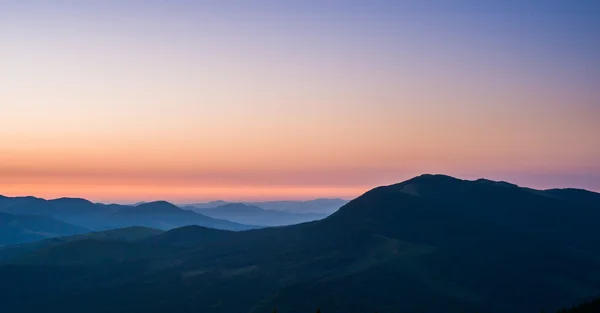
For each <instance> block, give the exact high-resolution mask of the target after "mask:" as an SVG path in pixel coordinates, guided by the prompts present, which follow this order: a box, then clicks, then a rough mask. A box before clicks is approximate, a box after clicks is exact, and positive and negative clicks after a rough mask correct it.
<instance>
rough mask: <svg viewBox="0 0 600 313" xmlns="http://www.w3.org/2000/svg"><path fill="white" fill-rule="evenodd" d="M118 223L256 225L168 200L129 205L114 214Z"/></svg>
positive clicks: (233, 227) (242, 227)
mask: <svg viewBox="0 0 600 313" xmlns="http://www.w3.org/2000/svg"><path fill="white" fill-rule="evenodd" d="M112 220H113V221H114V223H116V224H117V225H119V226H121V227H124V226H138V225H141V226H146V227H153V228H158V229H172V228H177V227H182V226H188V225H200V226H205V227H210V228H216V229H228V230H247V229H251V228H256V226H248V225H242V224H239V223H234V222H230V221H227V220H224V219H216V218H211V217H208V216H206V215H203V214H199V213H196V212H193V211H190V210H183V209H181V208H179V207H178V206H176V205H174V204H171V203H169V202H166V201H156V202H149V203H144V204H140V205H138V206H129V207H126V208H123V209H121V210H120V211H118V212H116V213H115V214H113V215H112Z"/></svg>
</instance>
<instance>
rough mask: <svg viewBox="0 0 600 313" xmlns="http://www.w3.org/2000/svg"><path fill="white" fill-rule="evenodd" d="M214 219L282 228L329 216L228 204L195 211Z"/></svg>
mask: <svg viewBox="0 0 600 313" xmlns="http://www.w3.org/2000/svg"><path fill="white" fill-rule="evenodd" d="M193 210H194V211H196V212H198V213H201V214H203V215H206V216H210V217H212V218H218V219H225V220H229V221H232V222H236V223H241V224H249V225H263V226H282V225H291V224H299V223H304V222H310V221H315V220H320V219H323V218H325V217H327V216H328V215H329V214H323V213H295V212H288V211H279V210H265V209H262V208H260V207H257V206H255V205H249V204H244V203H227V204H224V205H221V206H218V207H215V208H206V209H197V208H196V209H193Z"/></svg>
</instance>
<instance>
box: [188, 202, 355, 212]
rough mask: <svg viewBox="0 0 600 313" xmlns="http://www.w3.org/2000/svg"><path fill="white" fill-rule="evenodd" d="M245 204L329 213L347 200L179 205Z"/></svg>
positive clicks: (190, 206)
mask: <svg viewBox="0 0 600 313" xmlns="http://www.w3.org/2000/svg"><path fill="white" fill-rule="evenodd" d="M234 203H236V204H238V203H242V204H246V205H249V206H255V207H259V208H261V209H264V210H268V211H285V212H292V213H316V214H324V215H329V214H331V213H333V212H335V211H337V210H338V209H339V208H341V207H342V206H343V205H344V204H346V203H348V201H347V200H344V199H339V198H333V199H326V198H323V199H315V200H308V201H290V200H286V201H262V202H228V201H223V200H217V201H211V202H205V203H192V204H182V205H180V206H181V207H189V208H193V209H213V208H217V207H220V206H223V205H227V204H234Z"/></svg>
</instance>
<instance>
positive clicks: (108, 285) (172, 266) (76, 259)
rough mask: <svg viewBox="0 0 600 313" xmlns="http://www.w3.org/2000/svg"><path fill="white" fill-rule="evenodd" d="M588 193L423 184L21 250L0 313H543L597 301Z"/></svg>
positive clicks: (431, 178)
mask: <svg viewBox="0 0 600 313" xmlns="http://www.w3.org/2000/svg"><path fill="white" fill-rule="evenodd" d="M580 195H583V196H580ZM596 196H597V194H592V196H590V194H589V193H588V192H568V193H567V194H560V192H559V193H558V194H557V192H556V191H552V190H551V191H544V190H534V189H529V188H522V187H519V186H516V185H513V184H510V183H506V182H495V181H490V180H483V179H482V180H476V181H466V180H460V179H456V178H452V177H449V176H443V175H422V176H419V177H416V178H413V179H410V180H408V181H405V182H402V183H399V184H395V185H390V186H383V187H378V188H375V189H373V190H370V191H368V192H367V193H365V194H364V195H362V196H360V197H358V198H357V199H354V200H352V201H350V202H349V203H348V204H346V205H345V206H343V207H342V208H341V209H340V210H338V211H337V212H336V213H334V214H332V215H331V216H329V217H327V218H325V219H323V220H319V221H314V222H309V223H303V224H297V225H291V226H285V227H273V228H265V229H255V230H248V231H242V232H229V231H219V230H215V229H207V228H203V227H197V226H196V227H184V228H178V229H173V230H170V231H167V232H164V233H161V234H159V235H157V236H152V237H148V238H144V239H141V240H138V241H134V242H127V243H126V244H124V243H119V242H117V241H104V242H103V243H100V244H99V243H98V240H89V241H79V242H77V245H74V244H72V243H68V244H64V245H58V246H55V247H52V248H51V249H48V250H44V251H43V253H41V252H38V251H33V252H30V253H28V254H27V255H24V256H23V257H21V258H18V259H12V260H11V261H10V262H5V264H4V265H3V266H0V277H2V278H3V279H2V280H0V294H1V295H3V296H5V298H6V300H5V301H3V304H4V312H8V313H12V312H35V311H40V310H49V311H60V312H81V311H85V312H91V313H96V312H98V313H99V312H165V311H169V312H181V313H184V312H185V313H187V312H250V313H258V312H269V311H272V309H273V308H274V307H276V308H277V310H278V311H280V312H291V313H300V312H311V311H314V309H315V308H316V307H320V308H321V310H322V311H323V312H373V311H378V312H420V311H422V312H461V311H462V312H489V313H501V312H514V313H520V312H523V313H524V312H539V311H541V310H545V311H547V312H551V311H554V310H557V309H559V308H562V307H570V306H571V305H573V304H577V303H581V302H583V301H584V300H586V299H590V298H591V297H594V296H597V295H598V294H600V232H598V231H597V225H599V224H600V202H596V201H595V200H593V199H595V197H596ZM109 242H115V243H114V244H110V243H109ZM90 249H93V250H90ZM86 251H94V253H93V258H90V257H88V256H87V254H86ZM131 251H133V252H135V253H130V252H131ZM65 256H68V257H65ZM25 300H27V301H25Z"/></svg>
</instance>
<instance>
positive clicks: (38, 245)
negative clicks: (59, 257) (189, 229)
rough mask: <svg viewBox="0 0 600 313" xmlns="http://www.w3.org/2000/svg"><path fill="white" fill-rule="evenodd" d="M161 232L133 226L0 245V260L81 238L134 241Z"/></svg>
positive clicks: (80, 239) (160, 231)
mask: <svg viewBox="0 0 600 313" xmlns="http://www.w3.org/2000/svg"><path fill="white" fill-rule="evenodd" d="M161 233H163V231H162V230H159V229H154V228H148V227H141V226H134V227H125V228H119V229H112V230H107V231H102V232H88V233H84V234H79V235H72V236H63V237H54V238H50V239H46V240H41V241H35V242H29V243H23V244H14V245H10V246H5V247H0V261H1V260H9V259H14V258H17V257H21V256H24V255H27V254H28V253H32V252H35V251H41V250H48V249H52V248H53V247H56V246H59V245H62V244H65V243H68V242H73V241H82V240H107V241H122V242H134V241H140V240H143V239H146V238H149V237H153V236H157V235H160V234H161Z"/></svg>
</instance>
